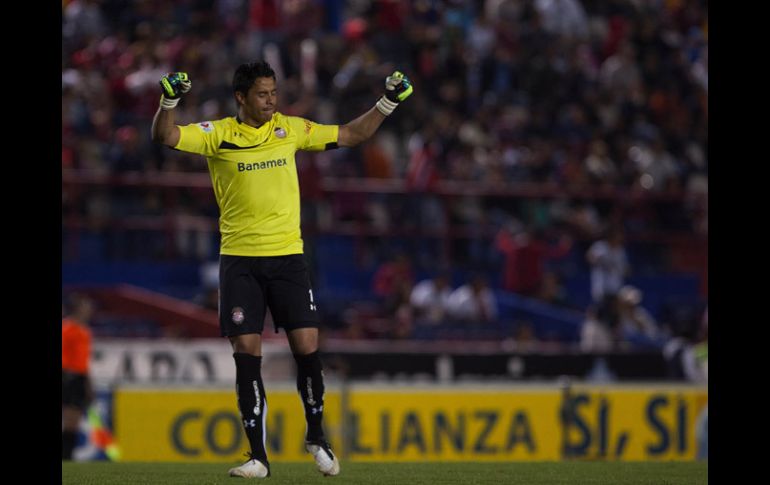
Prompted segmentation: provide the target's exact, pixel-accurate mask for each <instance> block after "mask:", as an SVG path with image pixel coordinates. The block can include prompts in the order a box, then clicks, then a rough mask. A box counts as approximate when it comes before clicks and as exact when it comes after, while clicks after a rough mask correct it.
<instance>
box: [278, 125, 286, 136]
mask: <svg viewBox="0 0 770 485" xmlns="http://www.w3.org/2000/svg"><path fill="white" fill-rule="evenodd" d="M275 136H277V137H278V138H286V130H284V129H283V128H281V127H280V126H279V127H278V128H276V129H275Z"/></svg>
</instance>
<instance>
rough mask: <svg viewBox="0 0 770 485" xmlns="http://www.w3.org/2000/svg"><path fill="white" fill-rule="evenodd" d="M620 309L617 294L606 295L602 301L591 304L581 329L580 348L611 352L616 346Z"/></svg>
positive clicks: (584, 350)
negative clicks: (618, 308)
mask: <svg viewBox="0 0 770 485" xmlns="http://www.w3.org/2000/svg"><path fill="white" fill-rule="evenodd" d="M617 327H618V310H617V300H616V298H615V295H606V296H605V297H604V298H603V299H602V301H601V302H599V303H597V304H593V305H590V306H589V307H588V309H587V310H586V317H585V320H584V321H583V326H582V327H581V329H580V350H582V351H583V352H610V351H612V350H614V349H615V347H616V342H617V338H616V329H617Z"/></svg>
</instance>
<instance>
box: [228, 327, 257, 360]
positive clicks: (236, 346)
mask: <svg viewBox="0 0 770 485" xmlns="http://www.w3.org/2000/svg"><path fill="white" fill-rule="evenodd" d="M230 344H231V345H232V346H233V352H236V353H241V354H250V355H254V356H257V357H259V356H261V355H262V336H261V335H259V334H257V333H250V334H246V335H237V336H234V337H230Z"/></svg>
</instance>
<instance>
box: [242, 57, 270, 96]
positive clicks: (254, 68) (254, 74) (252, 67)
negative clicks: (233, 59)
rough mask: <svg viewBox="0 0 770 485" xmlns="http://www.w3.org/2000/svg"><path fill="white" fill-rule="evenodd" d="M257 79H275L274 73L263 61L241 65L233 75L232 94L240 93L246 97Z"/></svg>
mask: <svg viewBox="0 0 770 485" xmlns="http://www.w3.org/2000/svg"><path fill="white" fill-rule="evenodd" d="M259 77H271V78H273V79H275V71H273V68H272V67H270V64H268V63H267V62H265V61H259V62H249V63H247V64H241V65H240V66H238V69H236V70H235V74H234V75H233V93H237V92H241V93H243V94H244V95H246V94H247V93H248V92H249V88H250V87H251V86H253V85H254V81H256V80H257V78H259Z"/></svg>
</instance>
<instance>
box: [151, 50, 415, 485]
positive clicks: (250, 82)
mask: <svg viewBox="0 0 770 485" xmlns="http://www.w3.org/2000/svg"><path fill="white" fill-rule="evenodd" d="M160 86H161V93H162V94H161V98H160V107H159V109H158V111H157V113H156V114H155V118H154V119H153V122H152V139H153V140H154V141H155V142H159V143H162V144H164V145H166V146H169V147H171V148H174V149H177V150H181V151H185V152H191V153H197V154H200V155H203V156H205V157H206V160H207V162H208V168H209V173H210V175H211V182H212V186H213V189H214V194H215V197H216V200H217V204H218V205H219V211H220V218H219V230H220V233H221V236H222V239H221V245H220V260H219V325H220V330H221V334H222V336H224V337H228V338H229V340H230V343H231V345H232V348H233V358H234V360H235V371H236V384H235V389H236V394H237V401H238V409H239V410H240V414H241V419H242V424H243V428H244V430H245V432H246V436H247V438H248V440H249V444H250V445H251V452H250V453H249V458H250V459H249V460H248V461H246V462H245V463H244V464H243V465H241V466H238V467H235V468H232V469H230V471H229V474H230V476H240V477H255V478H263V477H267V476H270V464H269V462H268V458H267V453H266V450H265V444H264V443H265V422H266V414H267V399H266V395H265V388H264V385H263V382H262V376H261V365H262V357H261V355H262V338H261V334H262V331H263V329H264V328H263V327H264V318H265V312H266V309H268V308H269V309H270V312H271V314H272V316H273V321H274V322H275V323H274V325H275V330H276V331H278V328H283V329H284V331H285V332H286V335H287V338H288V341H289V345H290V347H291V351H292V353H293V355H294V359H295V361H296V363H297V390H298V391H299V394H300V397H301V399H302V404H303V406H304V408H305V420H306V422H307V432H306V436H305V449H306V450H307V451H308V452H309V453H310V454H312V455H313V458H314V459H315V462H316V465H317V467H318V469H319V471H320V472H321V473H323V474H324V475H337V474H338V473H339V471H340V466H339V461H338V459H337V457H336V456H335V454H334V453H333V452H332V449H331V447H330V446H329V443H328V441H327V439H326V437H325V435H324V431H323V427H322V420H323V408H324V382H323V373H322V365H321V359H320V357H319V352H318V325H319V318H318V313H317V312H318V310H317V308H316V302H315V301H314V299H313V290H312V288H311V286H310V278H309V273H308V265H307V263H306V261H305V258H304V255H303V243H302V237H301V234H300V191H299V182H298V180H297V168H296V165H295V159H294V154H295V152H296V151H297V150H309V151H321V150H332V149H335V148H337V147H351V146H354V145H357V144H359V143H361V142H363V141H365V140H367V139H369V138H370V137H371V136H372V135H373V134H374V133H375V131H377V128H378V127H379V126H380V124H382V122H383V121H384V120H385V118H386V117H387V116H388V115H390V114H391V113H393V110H395V109H396V108H397V107H398V105H399V103H401V102H403V101H404V100H405V99H406V98H408V97H409V95H410V94H411V93H412V85H411V83H410V81H409V79H408V78H407V77H406V76H404V75H403V74H402V73H400V72H398V71H396V72H394V73H393V74H392V75H390V76H388V77H387V79H386V80H385V93H384V95H383V96H382V97H380V98H379V99H378V100H377V102H376V103H375V105H374V106H373V107H372V108H371V109H370V110H368V111H367V112H366V113H364V114H363V115H361V116H359V117H358V118H356V119H355V120H353V121H351V122H349V123H347V124H344V125H322V124H317V123H314V122H312V121H309V120H306V119H303V118H299V117H294V116H286V115H284V114H282V113H280V112H279V111H278V90H277V86H276V80H275V73H274V71H273V69H272V68H271V67H270V65H269V64H267V63H266V62H255V63H250V64H243V65H241V66H239V67H238V68H237V69H236V70H235V75H234V76H233V95H234V97H235V102H236V103H237V107H238V113H237V115H236V116H231V117H228V118H224V119H220V120H214V121H203V122H200V123H193V124H189V125H185V126H178V125H176V124H175V123H174V108H175V107H176V106H177V104H178V103H179V100H180V98H181V97H182V96H184V94H185V93H187V92H188V91H189V90H190V89H191V87H192V82H191V80H190V78H189V77H188V76H187V74H186V73H183V72H176V73H171V74H168V75H166V76H163V78H162V79H161V80H160Z"/></svg>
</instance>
